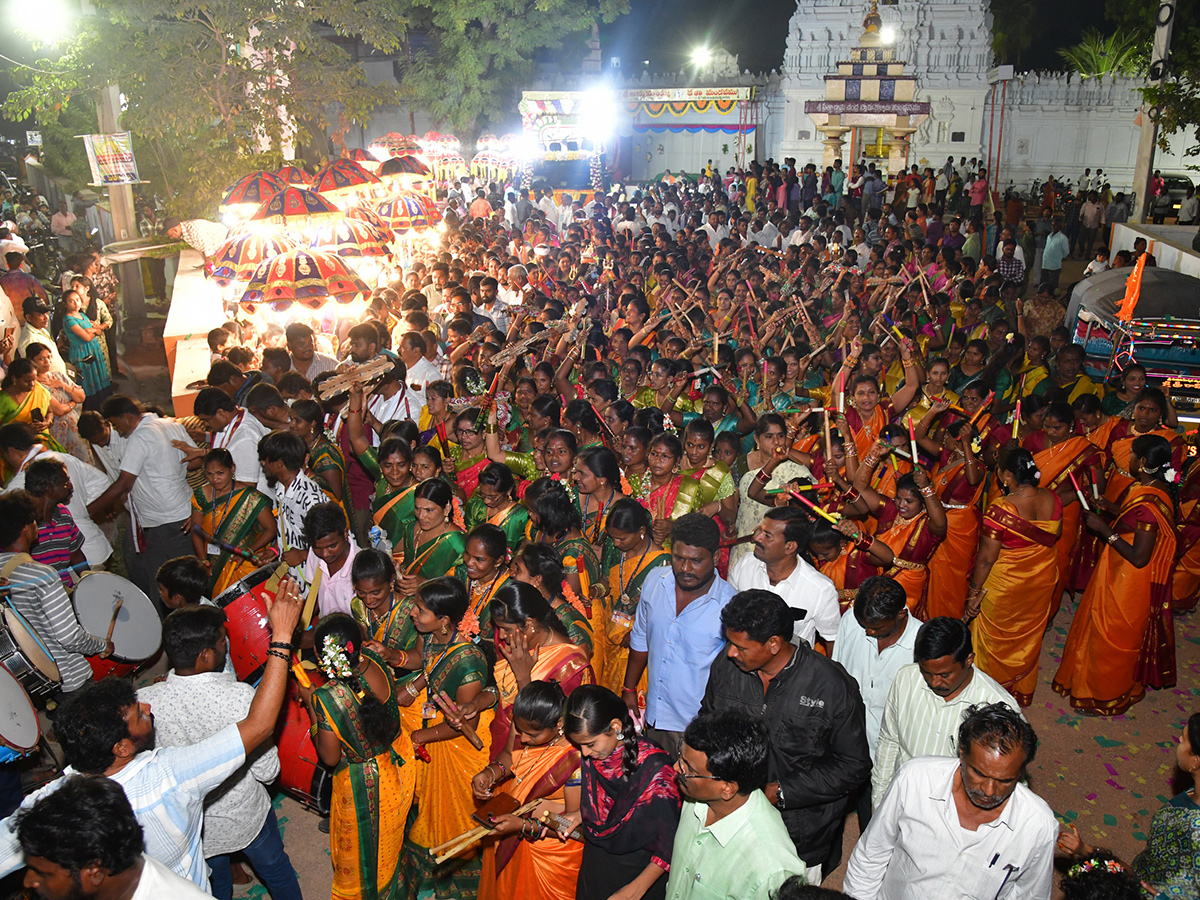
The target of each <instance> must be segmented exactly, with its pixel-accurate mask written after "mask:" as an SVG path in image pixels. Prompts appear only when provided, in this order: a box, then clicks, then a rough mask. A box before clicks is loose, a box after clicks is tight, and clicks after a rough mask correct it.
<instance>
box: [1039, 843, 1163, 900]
mask: <svg viewBox="0 0 1200 900" xmlns="http://www.w3.org/2000/svg"><path fill="white" fill-rule="evenodd" d="M1060 886H1061V887H1062V896H1063V900H1145V898H1146V896H1147V895H1146V892H1145V891H1144V890H1142V885H1141V883H1140V882H1139V881H1138V880H1137V878H1135V877H1134V875H1133V873H1132V872H1130V871H1129V869H1128V867H1126V865H1125V864H1124V863H1122V862H1121V861H1120V860H1118V859H1117V858H1116V857H1115V856H1113V855H1112V854H1111V853H1110V852H1109V851H1107V850H1094V851H1092V853H1091V854H1089V855H1088V857H1087V859H1084V860H1081V861H1080V862H1077V863H1075V864H1073V865H1072V866H1071V867H1070V868H1068V869H1067V871H1066V872H1065V873H1064V874H1063V877H1062V881H1061V882H1060ZM1160 896H1162V895H1161V894H1160Z"/></svg>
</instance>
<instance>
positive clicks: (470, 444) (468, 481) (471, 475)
mask: <svg viewBox="0 0 1200 900" xmlns="http://www.w3.org/2000/svg"><path fill="white" fill-rule="evenodd" d="M483 425H484V423H483V422H481V421H480V417H479V410H477V409H468V410H464V411H463V412H460V413H459V414H458V415H457V416H455V417H454V439H455V440H456V441H457V442H458V443H457V444H451V445H450V453H449V455H448V456H446V458H445V459H443V460H442V469H443V471H444V472H445V474H446V478H447V480H449V481H450V482H451V483H453V484H455V485H456V486H457V488H458V492H459V494H460V496H462V497H463V499H464V500H470V499H471V498H472V497H474V496H475V489H476V488H478V487H479V473H480V472H482V471H483V470H484V469H485V468H486V467H487V465H488V462H489V460H488V455H487V449H486V448H485V447H484V437H483V434H482V428H483Z"/></svg>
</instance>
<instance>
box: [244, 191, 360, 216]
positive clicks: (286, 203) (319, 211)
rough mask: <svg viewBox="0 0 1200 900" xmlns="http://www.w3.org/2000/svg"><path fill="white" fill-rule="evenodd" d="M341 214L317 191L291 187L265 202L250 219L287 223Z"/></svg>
mask: <svg viewBox="0 0 1200 900" xmlns="http://www.w3.org/2000/svg"><path fill="white" fill-rule="evenodd" d="M340 213H341V210H340V209H338V208H337V207H336V206H335V205H334V204H333V203H332V202H331V201H330V200H328V199H326V198H325V197H322V196H321V195H320V194H318V193H317V192H316V191H310V190H306V189H304V188H301V187H296V186H295V185H289V186H288V187H286V188H284V189H283V190H281V191H279V193H277V194H276V195H275V196H274V197H271V198H270V199H269V200H266V201H264V202H263V204H262V206H260V207H259V208H258V210H257V211H256V212H255V213H254V215H252V216H251V217H250V221H252V222H263V221H272V220H278V221H279V222H280V223H286V222H288V221H289V220H293V219H316V218H320V217H322V216H333V215H339V214H340Z"/></svg>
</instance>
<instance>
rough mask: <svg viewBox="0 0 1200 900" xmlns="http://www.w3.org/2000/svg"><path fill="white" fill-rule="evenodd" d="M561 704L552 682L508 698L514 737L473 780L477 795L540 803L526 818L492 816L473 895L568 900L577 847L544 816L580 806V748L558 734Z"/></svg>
mask: <svg viewBox="0 0 1200 900" xmlns="http://www.w3.org/2000/svg"><path fill="white" fill-rule="evenodd" d="M566 703H567V698H566V695H565V694H564V693H563V690H562V687H561V686H560V685H558V684H556V683H555V682H552V681H531V682H530V683H529V684H527V685H525V687H523V688H521V690H520V692H519V693H518V694H517V697H516V700H515V701H514V703H513V723H514V726H513V735H514V738H515V740H511V741H510V742H509V743H508V745H507V746H505V747H504V749H503V750H502V751H501V753H500V755H499V757H498V758H497V759H496V761H495V762H492V763H489V764H488V765H487V767H485V768H484V770H483V771H482V772H480V773H479V774H478V775H476V776H475V778H474V779H473V781H472V788H473V789H474V791H475V797H476V799H478V800H480V801H482V802H485V803H486V802H487V801H489V800H491V799H492V798H493V797H494V796H495V795H496V794H497V793H504V794H508V795H510V796H511V797H513V798H514V799H515V800H516V801H517V802H518V803H521V804H522V805H524V804H525V803H528V802H530V801H532V800H539V799H540V800H542V802H541V803H539V804H538V805H537V806H536V807H534V808H533V809H532V810H530V811H528V812H527V813H525V815H524V816H514V815H511V814H507V815H498V816H495V817H494V820H493V821H494V822H495V826H496V827H495V831H494V832H493V834H492V835H491V836H490V837H489V838H488V840H487V841H485V842H484V847H483V877H482V878H481V879H480V883H479V900H511V898H517V897H520V898H528V900H574V897H575V883H576V881H577V879H578V878H579V866H580V863H581V862H582V860H583V844H582V843H581V842H579V841H572V840H569V841H565V842H564V841H560V840H558V838H557V836H556V835H555V834H554V829H553V823H551V824H550V826H549V827H548V826H547V824H546V823H545V822H544V821H543V819H542V816H543V814H544V813H548V814H550V815H551V816H557V815H570V814H572V813H574V812H576V811H577V810H578V809H579V794H580V781H579V751H578V750H576V749H575V748H574V746H573V745H572V744H571V743H570V741H568V740H567V739H566V738H565V737H564V736H563V720H562V717H563V711H564V709H565V707H566ZM517 741H519V749H514V747H513V743H516V742H517ZM522 838H524V840H523V839H522Z"/></svg>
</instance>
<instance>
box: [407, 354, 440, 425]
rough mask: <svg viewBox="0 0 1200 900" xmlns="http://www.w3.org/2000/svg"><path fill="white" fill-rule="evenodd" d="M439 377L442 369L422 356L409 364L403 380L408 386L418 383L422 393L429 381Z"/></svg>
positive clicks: (437, 379) (436, 379)
mask: <svg viewBox="0 0 1200 900" xmlns="http://www.w3.org/2000/svg"><path fill="white" fill-rule="evenodd" d="M441 379H442V370H441V369H439V368H438V367H437V366H436V365H434V364H433V363H432V362H430V361H429V360H428V359H427V358H426V357H424V356H422V357H421V359H420V361H419V362H417V363H416V365H414V366H411V367H410V368H409V369H408V374H407V375H406V376H405V379H404V380H405V381H407V382H408V385H409V387H410V388H411V387H412V386H413V385H419V386H420V390H421V392H422V393H424V392H425V391H426V390H427V389H428V388H429V382H431V381H440V380H441ZM418 412H419V410H418ZM414 421H415V420H414Z"/></svg>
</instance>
